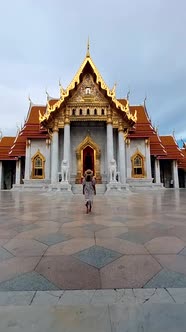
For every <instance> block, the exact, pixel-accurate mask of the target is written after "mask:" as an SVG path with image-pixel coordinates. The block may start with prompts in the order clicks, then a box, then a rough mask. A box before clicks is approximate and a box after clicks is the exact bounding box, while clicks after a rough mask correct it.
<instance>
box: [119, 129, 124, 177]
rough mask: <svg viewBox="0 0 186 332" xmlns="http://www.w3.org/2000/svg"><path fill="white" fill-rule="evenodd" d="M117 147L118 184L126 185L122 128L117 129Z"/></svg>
mask: <svg viewBox="0 0 186 332" xmlns="http://www.w3.org/2000/svg"><path fill="white" fill-rule="evenodd" d="M118 147H119V151H118V154H119V173H120V182H121V183H126V165H125V164H126V162H125V141H124V137H123V128H119V129H118Z"/></svg>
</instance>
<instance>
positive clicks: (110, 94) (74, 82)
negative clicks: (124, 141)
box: [39, 55, 137, 123]
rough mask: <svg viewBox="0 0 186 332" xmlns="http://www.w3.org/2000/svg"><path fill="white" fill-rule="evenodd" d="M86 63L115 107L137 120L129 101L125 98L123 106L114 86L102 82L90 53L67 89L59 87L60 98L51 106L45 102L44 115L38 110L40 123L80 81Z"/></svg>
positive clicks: (47, 117)
mask: <svg viewBox="0 0 186 332" xmlns="http://www.w3.org/2000/svg"><path fill="white" fill-rule="evenodd" d="M87 63H89V64H90V66H91V68H92V70H93V72H94V73H95V75H96V83H97V84H98V85H100V87H101V88H102V89H103V90H105V91H106V92H107V96H108V97H110V98H111V101H112V102H113V103H114V104H115V106H116V108H117V109H119V110H121V111H122V112H123V113H125V114H126V116H127V118H128V120H131V121H133V122H134V123H135V122H136V121H137V112H136V111H135V114H134V115H132V114H131V113H130V109H129V101H128V100H127V104H126V106H124V105H123V104H121V103H120V102H119V101H118V100H117V99H116V95H115V87H114V88H113V89H112V90H110V89H109V88H108V86H107V85H106V83H105V82H104V80H103V78H102V77H101V75H100V73H99V71H98V69H97V68H96V66H95V64H94V62H93V61H92V58H91V57H90V55H87V56H86V57H85V59H84V61H83V63H82V64H81V66H80V68H79V70H78V71H77V73H76V75H75V76H74V78H73V80H72V81H71V83H70V84H69V86H68V87H67V89H66V90H64V89H60V99H59V100H58V101H57V102H56V103H55V104H54V105H52V106H50V104H49V103H47V109H46V113H45V114H44V115H42V114H41V112H40V111H39V121H40V123H42V122H44V121H46V120H48V119H49V117H50V114H51V113H53V112H54V111H55V110H56V109H59V108H60V107H61V105H62V103H63V101H64V100H65V98H67V97H69V95H70V91H71V90H73V89H74V88H75V86H76V85H77V84H79V83H80V75H81V73H82V72H83V69H84V68H85V66H86V64H87Z"/></svg>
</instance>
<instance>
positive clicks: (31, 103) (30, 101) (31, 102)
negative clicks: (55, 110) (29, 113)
mask: <svg viewBox="0 0 186 332" xmlns="http://www.w3.org/2000/svg"><path fill="white" fill-rule="evenodd" d="M28 100H29V103H30V107H31V106H32V105H33V104H34V103H33V101H32V99H31V98H30V94H29V95H28Z"/></svg>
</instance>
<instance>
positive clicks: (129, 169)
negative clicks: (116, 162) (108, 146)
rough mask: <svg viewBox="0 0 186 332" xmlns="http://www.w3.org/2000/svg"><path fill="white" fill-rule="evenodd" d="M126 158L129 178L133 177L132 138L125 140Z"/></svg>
mask: <svg viewBox="0 0 186 332" xmlns="http://www.w3.org/2000/svg"><path fill="white" fill-rule="evenodd" d="M125 147H126V148H125V158H126V168H127V178H131V177H132V163H131V155H130V138H127V139H126V140H125Z"/></svg>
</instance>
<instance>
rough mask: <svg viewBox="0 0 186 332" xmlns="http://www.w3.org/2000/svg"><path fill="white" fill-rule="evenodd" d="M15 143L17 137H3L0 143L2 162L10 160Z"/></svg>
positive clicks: (0, 158)
mask: <svg viewBox="0 0 186 332" xmlns="http://www.w3.org/2000/svg"><path fill="white" fill-rule="evenodd" d="M14 141H15V137H7V136H5V137H3V138H2V139H1V141H0V160H10V159H11V157H10V155H9V150H10V148H11V146H12V145H13V143H14Z"/></svg>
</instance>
